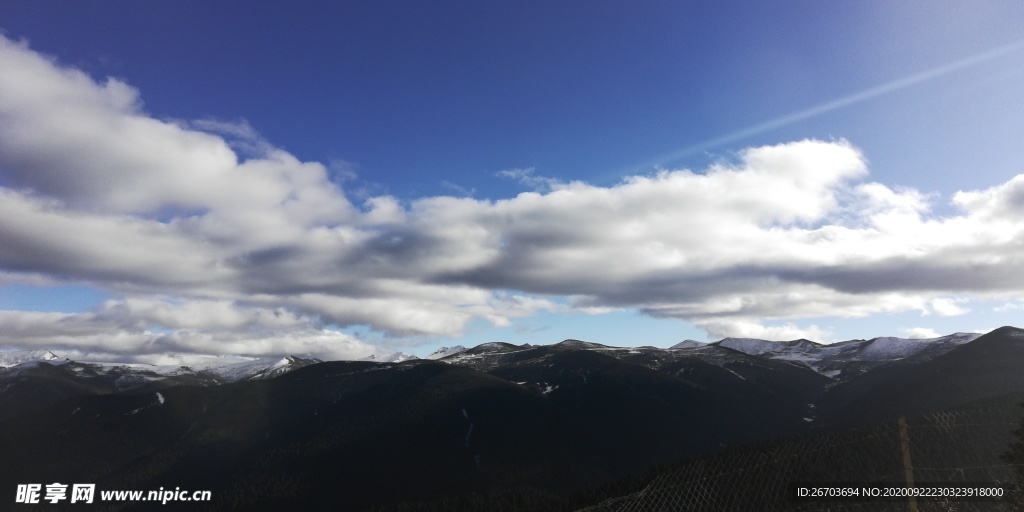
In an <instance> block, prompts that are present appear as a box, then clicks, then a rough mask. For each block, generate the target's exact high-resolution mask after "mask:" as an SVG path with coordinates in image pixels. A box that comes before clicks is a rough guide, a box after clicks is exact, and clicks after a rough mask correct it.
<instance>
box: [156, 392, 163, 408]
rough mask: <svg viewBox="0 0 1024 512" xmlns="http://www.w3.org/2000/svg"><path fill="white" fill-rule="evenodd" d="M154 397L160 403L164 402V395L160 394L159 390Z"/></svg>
mask: <svg viewBox="0 0 1024 512" xmlns="http://www.w3.org/2000/svg"><path fill="white" fill-rule="evenodd" d="M156 399H157V400H159V401H160V405H163V403H164V396H163V395H161V394H160V392H159V391H158V392H157V393H156Z"/></svg>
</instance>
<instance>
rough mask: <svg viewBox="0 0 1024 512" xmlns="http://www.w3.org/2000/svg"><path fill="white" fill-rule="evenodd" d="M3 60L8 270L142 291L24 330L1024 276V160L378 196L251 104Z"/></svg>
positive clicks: (837, 293) (754, 162) (495, 316)
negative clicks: (150, 93) (154, 111)
mask: <svg viewBox="0 0 1024 512" xmlns="http://www.w3.org/2000/svg"><path fill="white" fill-rule="evenodd" d="M0 66H2V68H3V69H4V70H5V72H4V73H3V74H2V75H0V179H2V183H4V186H3V187H2V188H0V218H2V219H4V222H2V223H0V279H2V280H3V282H9V283H14V282H22V283H32V282H43V281H45V282H51V281H62V282H75V283H83V284H88V285H92V286H96V287H101V288H105V289H107V290H110V291H111V292H113V293H114V294H115V295H117V296H120V297H121V298H120V299H118V300H117V301H114V302H112V303H108V304H107V305H105V306H104V307H103V308H101V309H100V310H97V311H94V312H91V313H83V314H79V315H72V316H67V317H54V316H46V315H53V314H50V313H38V315H42V316H32V315H34V314H35V313H31V314H30V313H17V314H16V313H13V312H8V313H6V316H4V317H3V322H6V324H4V325H8V326H10V328H12V329H14V331H12V332H15V333H17V337H16V339H18V340H21V341H20V343H24V344H33V345H37V344H52V343H59V344H62V345H63V346H69V347H71V346H83V347H88V348H89V350H94V351H96V352H102V351H108V352H110V351H115V350H116V351H134V352H136V353H157V352H162V351H164V347H165V346H171V347H175V348H176V349H180V350H189V351H194V352H196V353H200V352H201V353H222V352H223V353H251V354H262V353H266V352H265V351H266V350H292V349H295V350H300V349H309V350H311V351H321V352H323V353H335V354H342V353H344V354H356V353H360V350H363V349H364V348H365V346H364V345H361V344H360V342H358V341H357V340H354V339H352V338H351V337H349V336H347V335H341V334H339V333H336V332H333V331H328V330H324V329H322V328H321V327H319V326H320V325H330V324H333V325H339V326H352V325H367V326H370V327H371V328H373V329H374V330H376V331H378V332H380V333H384V334H386V335H388V336H399V337H400V336H436V335H452V336H454V335H458V334H460V333H461V332H462V331H463V330H464V329H465V328H466V326H467V325H468V324H469V323H470V322H471V321H473V320H474V319H482V320H485V321H487V322H490V323H491V324H492V325H495V326H507V325H509V324H510V323H511V322H512V321H513V320H514V319H516V318H524V317H528V316H530V315H534V314H536V313H537V312H540V311H549V312H559V313H561V312H568V311H578V312H583V313H591V314H599V313H602V312H608V311H615V310H621V309H638V310H640V311H643V312H645V313H647V314H650V315H653V316H659V317H673V318H679V319H683V320H686V321H689V322H692V323H694V324H695V325H698V326H700V327H702V328H704V329H706V330H707V331H708V332H709V333H710V334H711V335H712V336H751V337H764V338H773V339H792V338H797V337H807V338H811V339H821V338H823V337H826V336H827V335H828V333H827V332H825V331H822V330H821V329H819V328H817V327H815V326H810V327H800V326H797V325H796V324H795V323H793V322H794V321H797V320H800V319H807V318H819V317H827V316H843V317H865V316H869V315H872V314H876V313H893V312H901V311H920V312H922V313H926V314H938V315H946V316H948V315H959V314H964V313H966V312H967V311H969V306H970V301H971V300H972V299H973V298H977V297H988V298H991V297H999V296H1020V294H1021V293H1022V292H1024V274H1022V273H1020V272H1019V271H1018V269H1019V267H1020V263H1021V260H1022V257H1024V253H1022V252H1021V244H1020V240H1024V220H1021V219H1024V216H1021V215H1020V213H1021V209H1022V208H1024V206H1022V205H1024V202H1022V199H1021V198H1022V197H1024V192H1022V191H1024V175H1022V176H1018V177H1016V178H1013V179H1012V180H1010V181H1008V182H1007V183H1005V184H1002V185H998V186H995V187H992V188H989V189H987V190H982V191H964V192H960V193H958V194H956V195H955V196H954V197H953V199H952V200H953V203H954V204H955V205H956V206H957V207H958V208H959V213H958V214H956V215H951V216H948V217H936V216H933V215H931V214H930V212H931V204H932V201H934V200H936V198H935V197H934V196H929V195H925V194H922V193H920V192H918V191H916V190H913V189H898V188H890V187H888V186H886V185H883V184H880V183H873V182H866V181H864V180H865V179H866V177H867V175H868V168H867V163H866V160H865V158H864V156H863V155H862V154H861V153H860V151H859V150H858V149H857V148H855V147H854V146H853V145H852V144H850V143H849V142H846V141H832V142H823V141H814V140H805V141H797V142H791V143H787V144H779V145H775V146H765V147H757V148H749V149H746V150H744V151H741V152H739V153H737V154H736V157H735V159H734V161H732V162H727V163H719V164H716V165H714V166H712V167H711V168H709V169H706V170H704V171H701V172H695V171H692V170H687V169H678V170H663V171H661V172H659V173H657V174H653V175H647V176H633V177H629V178H627V179H625V180H623V181H622V182H621V183H619V184H617V185H615V186H611V187H599V186H593V185H589V184H587V183H583V182H571V183H564V182H560V181H558V180H555V179H552V178H544V177H541V176H537V175H536V173H535V171H534V170H533V169H509V170H505V171H501V172H499V173H498V174H499V175H500V176H504V177H509V178H513V179H517V180H519V181H522V182H523V183H525V184H527V185H528V186H531V187H532V188H534V189H536V191H531V192H524V193H521V194H518V195H516V196H515V197H510V198H505V199H498V200H488V199H475V198H471V197H461V198H455V197H448V196H442V197H424V198H420V199H416V200H412V201H409V202H407V203H402V202H399V201H398V200H396V199H395V198H393V197H390V196H387V195H376V196H373V197H364V198H362V199H361V200H360V201H359V203H360V206H358V207H357V206H353V204H352V203H351V201H350V199H349V196H348V195H347V194H346V191H345V190H343V189H342V188H341V187H340V186H339V185H338V184H337V183H335V182H332V181H331V179H330V178H329V176H328V172H327V169H326V168H325V166H324V165H322V164H319V163H315V162H301V161H299V160H298V159H297V158H295V157H294V156H292V155H290V154H288V153H286V152H284V151H282V150H280V149H277V148H274V147H273V146H272V145H271V144H270V143H269V142H267V141H265V140H263V139H262V137H260V136H259V134H258V132H257V131H256V130H255V129H254V128H253V127H251V126H249V125H248V124H247V123H245V122H244V121H238V122H223V121H218V120H211V119H205V120H199V121H190V122H189V121H162V120H158V119H155V118H153V117H152V116H150V115H148V114H146V113H145V111H144V110H143V107H142V101H141V99H140V94H139V92H138V91H136V90H135V89H133V88H131V87H130V86H128V85H126V84H125V83H123V82H120V81H117V80H112V79H108V80H106V81H103V82H97V81H94V80H93V79H91V78H90V77H88V76H87V75H86V74H84V73H82V72H80V71H77V70H73V69H69V68H66V67H61V66H60V65H58V64H56V63H55V62H54V61H53V60H52V59H47V58H44V57H42V56H40V55H38V54H36V53H35V52H33V51H32V50H30V49H29V48H28V47H27V46H25V45H23V44H19V43H14V42H11V41H9V40H7V39H4V38H2V37H0ZM238 152H241V153H242V154H244V155H245V158H242V157H240V156H239V153H238ZM561 297H567V298H569V299H570V301H569V304H568V305H559V304H558V303H556V302H554V299H555V298H561ZM25 315H28V316H25ZM766 322H767V323H766ZM780 322H782V323H781V324H780ZM769 324H775V325H774V326H770V325H769ZM149 325H156V326H160V329H162V330H163V331H161V332H155V333H154V332H148V331H146V329H147V328H148V326H149ZM246 347H249V348H248V349H246ZM332 347H337V348H336V349H335V348H332ZM314 349H315V350H314ZM302 353H305V352H302Z"/></svg>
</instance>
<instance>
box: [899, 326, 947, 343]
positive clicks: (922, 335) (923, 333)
mask: <svg viewBox="0 0 1024 512" xmlns="http://www.w3.org/2000/svg"><path fill="white" fill-rule="evenodd" d="M904 332H906V333H907V338H910V339H912V340H926V339H931V338H938V337H939V336H941V334H939V333H938V332H936V331H935V330H934V329H930V328H928V327H911V328H910V329H904Z"/></svg>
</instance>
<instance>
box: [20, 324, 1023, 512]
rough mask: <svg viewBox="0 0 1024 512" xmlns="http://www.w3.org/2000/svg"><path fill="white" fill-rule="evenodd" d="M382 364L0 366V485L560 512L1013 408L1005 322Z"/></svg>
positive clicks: (23, 356)
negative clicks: (993, 402) (739, 465)
mask: <svg viewBox="0 0 1024 512" xmlns="http://www.w3.org/2000/svg"><path fill="white" fill-rule="evenodd" d="M384 359H388V358H384ZM398 359H401V358H391V360H387V361H383V362H376V361H331V362H321V361H318V360H312V359H301V358H294V357H285V358H270V359H263V360H257V361H231V362H228V361H224V363H227V364H220V365H217V364H209V365H203V366H201V367H199V366H195V365H194V366H189V367H181V366H179V367H153V366H148V365H137V364H136V365H131V364H128V365H125V364H111V363H86V362H76V361H70V360H67V359H61V358H60V357H59V355H57V354H54V353H52V352H49V351H36V352H30V353H6V354H0V460H3V461H5V466H6V467H10V468H18V469H17V470H16V471H4V472H2V474H0V489H13V488H14V487H15V486H16V485H17V484H18V483H26V482H36V481H38V482H43V481H46V482H50V481H70V482H95V483H96V484H97V488H111V489H156V488H158V487H161V486H162V487H165V488H173V487H181V488H191V489H209V490H212V491H213V495H214V498H215V504H214V505H215V506H212V507H211V510H234V509H237V510H276V509H279V508H282V507H287V508H294V507H304V508H310V509H323V508H327V507H340V508H342V509H345V510H371V509H372V510H460V509H462V510H473V509H478V507H474V505H473V504H474V503H477V504H479V503H480V502H479V500H484V499H486V500H487V501H486V503H488V504H489V506H488V507H487V508H488V509H491V510H501V509H507V510H523V509H537V510H572V509H573V508H574V507H576V506H583V505H585V504H587V500H588V499H591V500H592V499H597V498H598V497H599V495H600V492H598V491H594V489H598V488H601V486H602V485H605V486H607V485H610V484H609V482H614V481H617V480H618V479H623V478H630V477H631V475H636V474H639V472H643V471H646V470H649V469H650V468H652V467H654V466H656V465H659V464H669V463H672V462H673V461H678V460H680V459H684V458H688V457H695V456H701V455H707V454H712V453H715V452H719V451H721V450H724V449H726V448H729V447H735V446H741V445H745V444H747V443H753V442H759V441H765V440H769V439H775V438H779V437H784V436H793V435H803V434H807V433H812V432H826V431H839V430H844V429H849V428H852V427H856V426H857V425H864V424H870V423H875V422H882V421H889V420H894V419H895V418H897V417H900V416H905V415H915V414H925V413H928V412H931V411H937V410H941V409H948V408H955V407H961V406H965V405H968V404H971V403H975V402H979V401H984V400H988V399H992V398H995V397H1011V398H1014V397H1016V398H1019V399H1020V400H1024V378H1022V376H1021V373H1020V371H1019V369H1020V368H1021V365H1022V364H1024V331H1022V330H1020V329H1017V328H1013V327H1003V328H1000V329H996V330H994V331H992V332H990V333H988V334H985V335H978V334H965V333H957V334H952V335H949V336H943V337H940V338H933V339H927V340H910V339H902V338H873V339H868V340H850V341H845V342H841V343H834V344H830V345H824V344H819V343H815V342H813V341H809V340H793V341H788V342H772V341H765V340H756V339H743V338H726V339H724V340H721V341H718V342H714V343H706V344H705V343H698V342H693V341H689V340H688V341H685V342H682V343H680V344H678V345H676V346H674V347H671V348H668V349H662V348H655V347H630V348H621V347H610V346H605V345H601V344H597V343H591V342H586V341H581V340H565V341H562V342H560V343H557V344H553V345H541V346H530V345H527V346H517V345H512V344H506V343H486V344H483V345H479V346H476V347H473V348H469V349H465V348H464V347H454V348H451V349H442V350H439V351H438V352H437V353H435V354H432V355H431V356H428V358H425V359H402V360H398ZM1016 398H1014V399H1016ZM595 492H597V494H595ZM581 496H585V497H586V498H581ZM128 509H131V508H130V507H128ZM140 509H144V507H143V508H140Z"/></svg>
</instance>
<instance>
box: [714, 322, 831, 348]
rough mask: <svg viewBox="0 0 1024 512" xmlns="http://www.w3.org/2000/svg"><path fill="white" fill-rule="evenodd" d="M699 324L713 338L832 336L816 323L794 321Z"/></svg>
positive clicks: (817, 338) (822, 338)
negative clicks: (803, 323)
mask: <svg viewBox="0 0 1024 512" xmlns="http://www.w3.org/2000/svg"><path fill="white" fill-rule="evenodd" d="M697 326H698V327H700V328H701V329H704V330H705V331H707V332H708V338H709V339H712V340H719V339H722V338H756V339H762V340H773V341H790V340H796V339H800V338H803V339H807V340H813V341H817V342H826V341H828V340H829V339H830V337H831V333H830V332H829V331H827V330H824V329H821V328H820V327H818V326H816V325H811V326H809V327H799V326H797V325H794V324H792V323H786V324H783V325H774V326H765V325H762V324H760V323H758V322H755V321H751V320H746V319H730V320H721V321H720V320H706V321H700V322H697Z"/></svg>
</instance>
